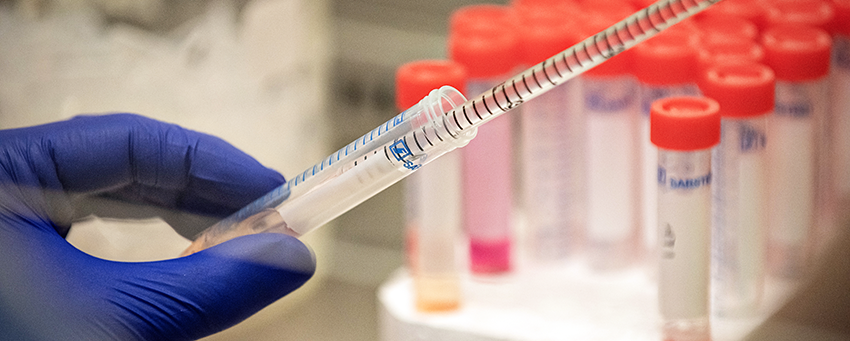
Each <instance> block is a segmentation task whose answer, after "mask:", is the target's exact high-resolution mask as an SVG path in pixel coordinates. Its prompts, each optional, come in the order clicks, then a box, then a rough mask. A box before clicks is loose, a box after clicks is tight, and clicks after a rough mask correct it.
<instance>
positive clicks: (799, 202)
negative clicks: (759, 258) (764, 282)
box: [767, 79, 827, 277]
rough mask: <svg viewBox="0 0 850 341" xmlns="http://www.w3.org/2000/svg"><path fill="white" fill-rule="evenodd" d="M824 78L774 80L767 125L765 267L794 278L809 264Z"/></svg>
mask: <svg viewBox="0 0 850 341" xmlns="http://www.w3.org/2000/svg"><path fill="white" fill-rule="evenodd" d="M826 94H827V83H826V80H825V79H822V80H819V81H810V82H788V81H783V80H777V81H776V112H775V113H774V114H773V115H772V116H771V117H770V119H769V121H768V131H769V132H770V143H768V144H767V153H768V182H767V186H768V189H769V196H768V225H769V226H770V234H769V241H770V247H769V252H768V266H769V267H770V269H771V272H773V273H775V274H778V275H781V276H786V277H799V276H801V275H802V273H803V272H804V270H805V268H806V264H807V263H808V261H810V258H811V254H810V253H811V252H812V251H813V250H812V248H813V247H814V240H813V239H814V236H815V231H814V229H815V213H816V210H815V204H816V199H817V187H818V163H819V162H818V159H819V149H820V148H824V147H825V146H823V145H821V144H820V143H819V142H820V139H822V138H823V136H822V134H820V131H821V124H822V120H823V119H824V118H825V114H826V110H827V107H826V105H827V97H826Z"/></svg>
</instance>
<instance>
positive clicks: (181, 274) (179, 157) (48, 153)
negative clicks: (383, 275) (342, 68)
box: [0, 114, 315, 341]
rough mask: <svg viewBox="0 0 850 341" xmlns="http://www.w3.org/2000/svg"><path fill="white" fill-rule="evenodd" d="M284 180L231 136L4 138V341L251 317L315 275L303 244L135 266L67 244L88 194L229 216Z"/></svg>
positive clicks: (148, 335)
mask: <svg viewBox="0 0 850 341" xmlns="http://www.w3.org/2000/svg"><path fill="white" fill-rule="evenodd" d="M283 181H284V179H283V177H282V176H281V175H280V174H278V173H277V172H274V171H272V170H269V169H267V168H265V167H263V166H261V165H260V164H259V163H258V162H257V161H255V160H254V159H252V158H251V157H249V156H247V155H246V154H244V153H242V152H240V151H238V150H237V149H235V148H234V147H232V146H231V145H229V144H227V143H226V142H224V141H222V140H220V139H217V138H214V137H211V136H208V135H204V134H201V133H197V132H193V131H189V130H185V129H182V128H180V127H177V126H175V125H171V124H166V123H162V122H158V121H154V120H151V119H146V118H143V117H141V116H136V115H128V114H118V115H107V116H92V117H78V118H74V119H71V120H68V121H63V122H57V123H52V124H47V125H42V126H36V127H29V128H21V129H13V130H0V340H39V341H42V340H188V339H196V338H200V337H203V336H206V335H210V334H213V333H215V332H218V331H220V330H223V329H225V328H228V327H230V326H233V325H234V324H236V323H238V322H240V321H242V320H244V319H245V318H247V317H248V316H250V315H252V314H254V313H255V312H257V311H259V310H260V309H262V308H263V307H265V306H266V305H268V304H270V303H272V302H274V301H275V300H277V299H279V298H281V297H283V296H284V295H286V294H288V293H290V292H292V291H293V290H295V289H297V288H298V287H300V286H301V285H302V284H303V283H304V282H305V281H307V280H308V279H309V278H310V277H311V276H312V274H313V272H314V269H315V261H314V259H313V255H312V253H311V251H310V250H309V249H308V248H307V247H306V246H305V245H304V244H302V243H301V242H300V241H298V240H297V239H295V238H293V237H289V236H286V235H282V234H257V235H250V236H245V237H240V238H236V239H234V240H231V241H229V242H225V243H222V244H220V245H218V246H216V247H213V248H210V249H207V250H204V251H201V252H198V253H195V254H193V255H190V256H187V257H182V258H176V259H171V260H165V261H156V262H138V263H122V262H114V261H107V260H103V259H99V258H96V257H93V256H90V255H87V254H85V253H83V252H81V251H79V250H77V249H76V248H74V247H73V246H72V245H70V244H68V242H66V241H65V239H64V236H65V235H66V234H67V232H68V230H69V225H70V222H71V221H72V220H73V219H75V217H79V216H82V215H86V214H88V213H89V212H81V210H82V211H85V210H86V209H85V208H84V206H85V205H82V204H80V203H85V202H87V198H92V197H97V198H99V199H98V200H105V199H104V198H109V200H112V201H122V202H131V203H135V204H141V205H145V206H148V207H160V208H166V209H172V210H175V211H186V212H190V213H193V214H195V215H198V216H216V217H219V218H220V217H224V216H227V215H228V214H230V213H233V212H235V211H236V210H237V209H238V208H240V207H242V206H244V205H246V204H248V203H249V202H250V201H252V200H253V199H254V198H257V197H259V196H261V195H263V194H265V193H266V192H268V191H269V190H271V189H273V188H274V187H276V186H279V185H281V184H282V183H283Z"/></svg>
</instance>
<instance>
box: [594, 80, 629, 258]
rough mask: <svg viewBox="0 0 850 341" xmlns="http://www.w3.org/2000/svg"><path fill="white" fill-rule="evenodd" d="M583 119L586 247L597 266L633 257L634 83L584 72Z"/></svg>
mask: <svg viewBox="0 0 850 341" xmlns="http://www.w3.org/2000/svg"><path fill="white" fill-rule="evenodd" d="M582 80H583V84H582V85H583V87H584V91H583V92H584V112H585V115H586V121H587V125H586V126H587V133H586V136H587V171H586V175H587V186H588V189H587V190H588V202H587V206H588V213H587V232H586V233H587V245H586V246H587V248H588V251H587V252H588V256H589V257H590V261H591V264H592V266H593V267H594V268H595V269H613V268H622V267H623V266H624V265H626V264H629V263H631V262H633V261H634V258H635V257H634V256H635V251H636V250H635V244H636V237H637V233H636V232H637V227H638V223H637V219H636V216H637V210H636V206H637V205H636V202H637V188H638V186H637V175H636V174H637V172H638V169H637V167H636V165H637V164H638V163H637V161H638V159H637V157H636V156H637V151H638V143H637V141H638V140H637V129H635V124H636V119H637V116H636V115H635V113H636V112H637V110H638V101H637V99H638V98H637V97H638V96H637V89H638V87H637V83H636V82H635V80H634V79H633V78H632V77H630V76H628V75H625V74H623V75H616V76H611V77H590V76H587V77H584V79H582Z"/></svg>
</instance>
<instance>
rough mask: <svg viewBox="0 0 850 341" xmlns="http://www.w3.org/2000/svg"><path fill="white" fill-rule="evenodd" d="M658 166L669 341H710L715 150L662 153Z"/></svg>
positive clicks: (662, 299) (661, 282) (662, 296)
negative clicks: (713, 162)
mask: <svg viewBox="0 0 850 341" xmlns="http://www.w3.org/2000/svg"><path fill="white" fill-rule="evenodd" d="M656 165H657V168H656V174H657V180H656V181H657V182H656V185H657V188H658V198H657V200H658V228H659V240H658V243H659V244H658V245H659V249H660V262H659V268H658V296H659V305H660V312H661V317H662V320H663V329H664V334H665V340H708V335H709V334H710V333H709V262H710V256H709V245H710V232H709V231H710V228H711V212H710V211H711V209H710V208H711V180H712V175H711V150H710V149H704V150H696V151H672V150H665V149H659V150H658V159H657V163H656Z"/></svg>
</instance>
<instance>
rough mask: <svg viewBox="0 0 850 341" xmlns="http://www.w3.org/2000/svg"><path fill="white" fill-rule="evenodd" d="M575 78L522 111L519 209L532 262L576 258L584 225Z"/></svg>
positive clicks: (581, 126)
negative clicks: (572, 256) (523, 219)
mask: <svg viewBox="0 0 850 341" xmlns="http://www.w3.org/2000/svg"><path fill="white" fill-rule="evenodd" d="M578 80H579V79H574V80H571V81H569V82H567V83H566V84H563V85H562V86H560V87H559V88H557V89H555V90H553V91H551V92H549V93H547V94H546V95H544V96H541V97H540V98H538V99H536V100H534V101H532V102H529V103H527V104H526V105H524V106H523V108H522V110H523V112H522V114H521V119H522V120H521V124H520V127H521V129H522V133H521V134H520V135H521V139H522V140H521V142H520V145H521V146H522V152H521V153H520V154H521V162H522V166H523V169H522V186H521V188H522V198H523V205H522V207H523V213H524V216H525V221H526V224H527V227H526V228H527V237H526V238H527V239H528V247H527V249H528V253H529V254H528V256H529V258H530V259H531V260H532V261H533V262H534V263H535V264H540V265H547V264H550V263H557V262H561V261H563V260H565V259H567V258H568V257H569V256H571V255H576V254H577V249H578V246H579V243H578V241H579V240H580V238H579V237H580V234H581V232H582V230H584V226H585V223H584V216H585V211H586V209H585V205H584V198H585V192H584V183H585V181H584V176H583V174H584V169H582V168H583V167H584V166H585V164H584V163H583V161H584V159H585V158H584V153H583V152H584V150H583V144H584V142H585V141H584V127H585V124H584V122H583V117H584V115H583V114H582V111H581V108H580V104H581V98H580V96H581V83H579V82H578Z"/></svg>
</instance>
